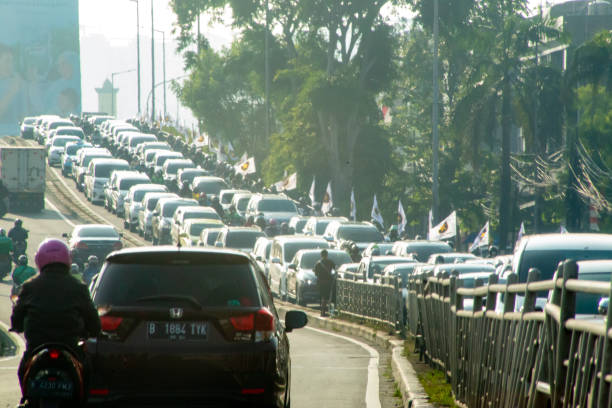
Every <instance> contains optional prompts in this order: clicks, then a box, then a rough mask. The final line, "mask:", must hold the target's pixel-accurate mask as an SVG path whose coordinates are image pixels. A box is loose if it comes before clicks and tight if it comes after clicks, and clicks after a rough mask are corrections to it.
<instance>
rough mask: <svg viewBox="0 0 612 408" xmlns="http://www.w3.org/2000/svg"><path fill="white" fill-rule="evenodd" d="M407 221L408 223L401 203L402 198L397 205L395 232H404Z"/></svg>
mask: <svg viewBox="0 0 612 408" xmlns="http://www.w3.org/2000/svg"><path fill="white" fill-rule="evenodd" d="M407 223H408V220H406V213H405V212H404V206H403V205H402V200H399V204H398V205H397V234H398V235H399V236H401V235H402V234H404V231H405V230H406V224H407Z"/></svg>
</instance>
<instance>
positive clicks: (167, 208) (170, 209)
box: [162, 201, 198, 217]
mask: <svg viewBox="0 0 612 408" xmlns="http://www.w3.org/2000/svg"><path fill="white" fill-rule="evenodd" d="M197 205H198V204H197V203H193V202H185V201H172V202H169V203H167V204H165V205H164V209H163V210H162V211H163V214H162V215H163V216H164V217H172V216H173V215H174V212H175V211H176V209H177V208H178V207H181V206H187V207H191V206H197Z"/></svg>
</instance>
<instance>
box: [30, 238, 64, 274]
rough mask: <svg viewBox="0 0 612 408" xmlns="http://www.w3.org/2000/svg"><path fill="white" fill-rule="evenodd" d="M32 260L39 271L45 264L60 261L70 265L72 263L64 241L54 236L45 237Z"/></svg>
mask: <svg viewBox="0 0 612 408" xmlns="http://www.w3.org/2000/svg"><path fill="white" fill-rule="evenodd" d="M34 261H35V262H36V266H37V267H38V270H39V271H40V270H42V269H43V268H44V267H45V266H47V265H50V264H54V263H61V264H64V265H66V266H67V267H70V265H71V264H72V257H71V256H70V250H69V249H68V246H67V245H66V244H65V243H64V241H61V240H59V239H55V238H47V239H45V240H44V241H43V242H42V243H41V244H40V246H39V247H38V250H37V251H36V255H35V256H34Z"/></svg>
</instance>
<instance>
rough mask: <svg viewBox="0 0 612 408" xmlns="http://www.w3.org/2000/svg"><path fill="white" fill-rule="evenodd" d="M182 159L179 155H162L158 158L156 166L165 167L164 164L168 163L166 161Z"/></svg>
mask: <svg viewBox="0 0 612 408" xmlns="http://www.w3.org/2000/svg"><path fill="white" fill-rule="evenodd" d="M177 158H180V156H179V155H165V154H163V155H160V156H157V160H156V161H155V165H156V166H163V165H164V163H165V162H166V160H170V159H177Z"/></svg>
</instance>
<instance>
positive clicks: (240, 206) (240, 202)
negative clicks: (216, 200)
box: [236, 197, 251, 211]
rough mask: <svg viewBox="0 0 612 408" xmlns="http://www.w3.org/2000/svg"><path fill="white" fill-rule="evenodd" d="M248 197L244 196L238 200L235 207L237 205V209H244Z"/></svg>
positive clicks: (247, 203) (247, 202)
mask: <svg viewBox="0 0 612 408" xmlns="http://www.w3.org/2000/svg"><path fill="white" fill-rule="evenodd" d="M250 199H251V198H250V197H244V198H241V199H240V200H238V203H237V205H236V207H238V210H239V211H246V208H247V205H249V200H250Z"/></svg>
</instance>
